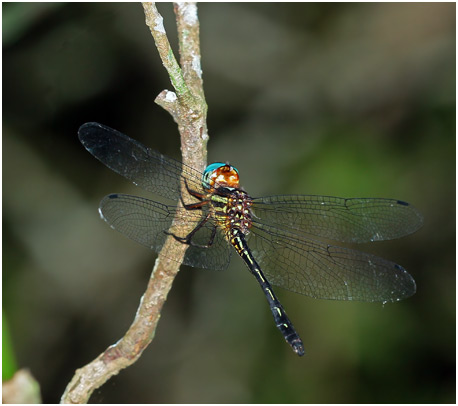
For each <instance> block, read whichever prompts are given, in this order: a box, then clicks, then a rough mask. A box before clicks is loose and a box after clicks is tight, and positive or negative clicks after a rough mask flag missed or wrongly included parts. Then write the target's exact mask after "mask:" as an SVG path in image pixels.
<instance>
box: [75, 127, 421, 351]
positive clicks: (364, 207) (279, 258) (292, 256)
mask: <svg viewBox="0 0 458 406" xmlns="http://www.w3.org/2000/svg"><path fill="white" fill-rule="evenodd" d="M78 134H79V139H80V141H81V142H82V144H83V145H84V147H85V148H86V149H87V150H88V151H89V152H90V153H91V154H92V155H93V156H94V157H96V158H97V159H98V160H99V161H101V162H102V163H103V164H105V165H106V166H108V168H110V169H112V170H113V171H115V172H117V173H118V174H120V175H122V176H124V177H126V178H127V179H129V180H130V181H132V182H133V183H134V184H135V185H137V186H140V187H141V188H143V189H145V190H147V191H149V192H152V193H154V194H157V195H160V196H162V197H164V198H166V199H168V200H171V201H173V202H174V203H175V204H176V203H177V202H178V201H181V203H182V205H181V206H176V205H166V204H162V203H159V202H155V201H152V200H148V199H145V198H143V197H137V196H130V195H125V194H110V195H108V196H106V197H105V198H104V199H103V200H102V201H101V203H100V208H99V211H100V214H101V216H102V217H103V219H104V220H105V221H106V222H107V223H108V224H110V226H111V227H113V228H114V229H115V230H118V231H119V232H121V233H122V234H124V235H126V236H127V237H129V238H131V239H133V240H135V241H137V242H139V243H141V244H143V245H145V246H147V247H148V248H150V249H152V250H154V251H156V252H158V253H159V252H160V250H161V247H162V246H163V244H164V242H165V240H166V238H167V237H168V236H169V235H171V236H173V237H174V238H175V239H176V240H177V241H179V242H180V243H182V244H186V245H188V249H187V251H186V255H185V257H184V261H183V263H184V264H185V265H189V266H193V267H198V268H212V269H217V270H223V269H226V268H227V267H228V265H229V261H230V257H231V254H232V252H233V248H234V249H235V252H237V254H238V255H239V256H240V257H241V258H242V259H243V261H244V262H245V264H246V265H247V267H248V269H249V270H250V272H251V273H252V274H253V276H254V277H255V278H256V280H257V281H258V283H259V284H260V286H261V289H262V291H263V292H264V294H265V296H266V298H267V301H268V302H269V306H270V309H271V311H272V315H273V318H274V321H275V325H276V326H277V328H278V329H279V330H280V331H281V333H282V334H283V337H284V338H285V340H286V341H287V343H288V344H289V345H290V346H291V347H292V349H293V350H294V352H295V353H296V354H298V355H300V356H301V355H304V345H303V343H302V340H301V338H300V337H299V335H298V333H297V332H296V330H295V328H294V326H293V324H292V323H291V321H290V320H289V318H288V316H287V315H286V312H285V310H284V309H283V306H282V305H281V304H280V302H279V300H278V299H277V297H276V296H275V294H274V292H273V290H272V287H271V283H272V285H276V286H279V287H281V288H284V289H288V290H290V291H293V292H296V293H300V294H303V295H307V296H311V297H314V298H320V299H337V300H357V301H365V302H395V301H399V300H401V299H405V298H407V297H409V296H411V295H413V294H414V293H415V291H416V286H415V281H414V280H413V278H412V277H411V276H410V275H409V274H408V273H407V271H406V270H405V269H404V268H403V267H402V266H400V265H397V264H395V263H394V262H391V261H387V260H385V259H382V258H379V257H377V256H374V255H371V254H366V253H362V252H359V251H356V250H352V249H348V248H342V247H337V246H333V245H329V244H327V243H324V242H320V241H318V240H317V239H316V237H318V238H324V239H327V240H328V239H329V240H334V241H341V242H349V243H364V242H369V241H382V240H391V239H394V238H399V237H402V236H405V235H408V234H411V233H413V232H414V231H416V230H418V229H419V228H420V227H421V225H422V222H423V220H422V216H421V214H420V213H419V212H418V211H417V210H416V209H415V208H414V207H413V206H411V205H410V204H408V203H406V202H404V201H401V200H396V199H380V198H350V199H345V198H340V197H330V196H311V195H279V196H267V197H258V198H254V197H251V196H250V195H248V194H247V193H246V192H245V191H244V190H243V189H241V188H240V186H239V174H238V171H237V169H236V168H235V167H233V166H232V165H229V164H225V163H213V164H210V165H208V166H207V168H206V169H205V170H204V171H203V173H202V172H201V171H198V170H196V169H193V168H191V167H189V166H187V165H185V164H183V163H181V162H179V161H176V160H174V159H172V158H168V157H166V156H164V155H161V154H160V153H159V152H156V151H153V150H152V149H150V148H147V147H145V146H143V145H142V144H140V143H139V142H137V141H135V140H133V139H132V138H130V137H128V136H126V135H124V134H121V133H120V132H118V131H116V130H113V129H111V128H109V127H106V126H104V125H101V124H98V123H86V124H84V125H82V126H81V127H80V129H79V132H78ZM174 219H179V220H180V221H179V223H180V224H181V225H183V224H184V225H186V224H188V225H191V224H193V228H192V231H191V232H189V233H188V234H186V235H183V232H182V231H181V230H180V229H179V228H178V227H177V226H175V225H173V226H172V222H173V220H174ZM174 224H175V223H174ZM161 255H165V256H167V255H168V254H167V253H161ZM172 259H173V258H172Z"/></svg>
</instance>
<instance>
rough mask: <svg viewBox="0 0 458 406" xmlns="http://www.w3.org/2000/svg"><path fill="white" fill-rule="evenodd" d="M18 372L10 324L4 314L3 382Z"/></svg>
mask: <svg viewBox="0 0 458 406" xmlns="http://www.w3.org/2000/svg"><path fill="white" fill-rule="evenodd" d="M16 370H17V366H16V360H15V356H14V350H13V345H12V343H11V334H10V329H9V325H8V322H7V320H6V317H5V314H4V312H2V380H7V379H10V378H11V377H12V376H13V375H14V373H15V372H16Z"/></svg>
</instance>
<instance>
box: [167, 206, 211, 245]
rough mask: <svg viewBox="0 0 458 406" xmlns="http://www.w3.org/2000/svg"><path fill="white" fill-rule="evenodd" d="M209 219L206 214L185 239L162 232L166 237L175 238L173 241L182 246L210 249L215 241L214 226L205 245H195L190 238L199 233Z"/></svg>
mask: <svg viewBox="0 0 458 406" xmlns="http://www.w3.org/2000/svg"><path fill="white" fill-rule="evenodd" d="M209 218H210V215H209V214H208V215H207V216H206V217H205V218H204V219H203V220H202V221H201V222H200V223H199V224H198V225H197V226H196V227H195V228H194V230H192V231H191V232H190V233H189V234H188V235H187V236H186V237H179V236H177V235H176V234H173V233H170V232H168V231H164V233H165V234H167V235H171V236H172V237H173V238H175V240H177V241H179V242H181V243H183V244H187V245H191V246H193V247H198V248H210V247H211V246H212V245H213V242H214V240H215V236H216V226H215V227H213V230H212V233H211V235H210V239H209V240H208V242H207V244H205V245H201V244H196V243H194V242H193V241H192V237H193V236H194V235H195V234H196V232H197V231H199V230H200V229H201V228H202V226H203V225H204V224H205V223H206V222H207V221H208V219H209Z"/></svg>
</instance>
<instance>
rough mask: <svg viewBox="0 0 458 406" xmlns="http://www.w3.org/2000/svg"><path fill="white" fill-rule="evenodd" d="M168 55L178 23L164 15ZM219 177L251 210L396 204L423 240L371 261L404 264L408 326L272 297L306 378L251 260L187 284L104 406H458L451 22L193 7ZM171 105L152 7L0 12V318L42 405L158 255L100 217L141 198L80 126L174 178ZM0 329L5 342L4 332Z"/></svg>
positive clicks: (391, 10)
mask: <svg viewBox="0 0 458 406" xmlns="http://www.w3.org/2000/svg"><path fill="white" fill-rule="evenodd" d="M158 7H159V9H160V11H161V12H162V13H163V15H164V18H165V26H166V29H167V31H168V33H169V37H170V39H171V41H172V42H173V46H174V48H175V49H176V48H177V47H176V46H175V45H176V41H175V40H176V34H175V31H176V29H175V25H174V15H173V12H172V6H171V4H159V6H158ZM199 17H200V23H201V45H202V69H203V78H204V85H205V92H206V96H207V102H208V105H209V116H208V125H209V131H210V141H209V144H208V151H209V162H212V161H216V160H218V161H230V162H231V163H233V164H234V165H236V166H237V168H238V169H239V171H240V173H241V177H242V184H243V186H244V187H245V189H246V190H247V191H248V192H249V193H250V194H251V195H254V196H259V195H270V194H288V193H293V194H324V195H336V196H343V197H351V196H353V197H392V198H397V199H401V200H405V201H408V202H411V203H413V204H414V205H415V206H416V207H417V208H418V209H419V210H420V211H421V212H422V213H423V215H424V217H425V224H424V227H423V228H422V229H421V230H420V231H419V232H417V233H416V234H414V235H412V236H409V237H406V238H403V239H400V240H396V241H391V242H382V243H374V244H367V245H363V246H361V247H360V248H361V249H362V250H364V251H367V252H372V253H375V254H377V255H379V256H382V257H385V258H387V259H391V260H393V261H395V262H397V263H399V264H402V265H403V266H404V267H405V268H406V269H407V270H408V271H409V272H410V273H411V274H412V275H413V276H414V278H415V280H416V282H417V294H416V295H415V296H413V297H412V298H410V299H408V300H405V301H403V302H400V303H396V304H387V305H385V306H383V305H382V304H368V303H345V302H333V301H323V300H313V299H310V298H307V297H302V296H300V295H297V294H293V293H290V292H287V291H282V290H281V289H277V290H276V291H277V295H278V296H279V298H280V300H281V301H282V303H283V305H284V307H285V309H286V311H287V312H288V314H289V316H290V318H291V319H292V321H293V323H294V324H295V326H296V328H297V330H298V332H299V333H300V334H301V336H302V339H303V341H304V344H305V346H306V351H307V354H306V356H305V357H303V358H299V357H297V356H296V355H295V354H293V352H292V351H291V349H290V348H289V346H288V345H287V344H286V343H285V342H284V340H283V338H282V337H281V335H280V334H279V332H278V331H277V329H276V328H275V326H274V324H273V322H272V320H271V314H270V311H269V308H268V306H267V303H266V301H265V298H264V297H263V294H262V293H261V290H260V289H259V287H258V286H257V284H256V282H255V281H254V279H253V278H252V276H251V275H249V273H248V272H247V271H246V269H245V268H244V265H243V264H242V263H241V262H240V261H239V260H234V261H233V263H232V265H231V267H230V268H229V270H227V271H226V272H222V273H221V272H213V271H208V270H199V269H191V268H186V267H182V270H181V272H180V273H179V275H178V277H177V278H176V280H175V282H174V286H173V289H172V291H171V292H170V295H169V298H168V301H167V303H166V305H165V308H164V310H163V314H162V318H161V321H160V323H159V326H158V329H157V333H156V337H155V339H154V341H153V343H152V344H151V346H150V347H149V348H148V349H147V350H146V351H145V353H144V354H143V356H142V358H141V359H140V360H139V361H138V362H137V363H136V364H135V365H133V366H132V367H130V368H128V369H127V370H125V371H122V372H121V373H120V374H119V375H118V376H117V377H115V378H113V379H111V380H110V381H109V382H108V383H107V384H106V385H104V386H103V387H102V388H101V389H99V390H98V391H97V392H96V393H95V394H94V395H93V396H92V398H91V401H92V402H95V403H108V402H115V403H122V402H126V403H127V402H129V403H141V402H146V403H158V402H161V403H166V402H186V403H193V402H199V403H206V402H208V403H223V402H224V403H239V402H244V403H252V402H263V403H274V402H280V403H290V402H291V403H293V402H295V403H296V402H297V403H308V402H312V403H323V402H324V403H358V402H364V403H366V402H368V403H392V402H394V403H404V402H409V403H429V402H433V403H442V402H447V403H454V402H455V4H454V3H446V4H426V3H422V4H414V3H405V4H393V3H379V4H365V3H356V4H342V3H340V4H329V3H327V4H324V3H323V4H313V3H307V4H298V3H294V4H274V3H270V4H259V3H258V4H249V3H245V4H240V3H239V4H224V3H219V4H212V3H205V4H201V5H199ZM164 88H168V89H171V85H170V83H169V80H168V76H167V74H166V72H165V70H164V68H163V67H162V64H161V62H160V59H159V56H158V54H157V51H156V49H155V47H154V42H153V39H152V37H151V35H150V33H149V30H148V28H147V27H146V25H145V24H144V14H143V9H142V7H141V5H140V4H120V3H118V4H109V3H101V4H90V3H88V4H82V3H80V4H58V3H42V4H40V3H28V4H21V3H15V4H5V3H4V4H3V154H2V158H3V166H2V169H3V310H4V315H5V316H6V321H7V322H8V325H9V328H10V334H11V337H12V343H13V348H14V351H15V356H16V359H17V363H18V365H19V366H20V367H27V368H30V369H31V371H32V373H33V374H34V376H35V377H36V378H37V380H38V381H39V383H40V385H41V390H42V395H43V399H44V401H45V402H57V401H58V400H59V398H60V396H61V394H62V392H63V391H64V389H65V386H66V384H67V383H68V382H69V380H70V379H71V377H72V374H73V372H74V370H75V369H76V368H79V367H81V366H82V365H84V364H86V363H87V362H89V361H91V360H92V359H93V358H95V357H96V356H97V355H98V354H99V353H100V352H102V351H103V350H104V349H105V348H106V347H107V346H109V345H111V344H113V343H114V342H116V341H117V340H118V339H119V338H120V337H121V336H122V335H123V334H124V332H125V331H126V329H127V328H128V327H129V325H130V323H131V321H132V320H133V317H134V315H135V311H136V308H137V306H138V303H139V300H140V297H141V295H142V293H143V291H144V289H145V287H146V284H147V280H148V277H149V275H150V272H151V269H152V267H153V265H154V260H155V254H154V253H153V252H150V251H148V250H147V249H145V248H143V247H142V246H139V245H137V244H136V243H134V242H132V241H130V240H128V239H127V238H125V237H123V236H122V235H120V234H118V233H116V232H114V231H113V230H111V229H110V228H109V227H108V226H107V225H106V224H105V223H104V222H103V221H102V220H101V219H100V218H99V215H98V213H97V207H98V202H99V201H100V199H101V198H102V197H103V196H104V195H106V194H108V193H110V192H124V193H133V194H143V195H145V193H143V192H142V191H141V190H138V189H136V188H135V186H133V185H132V184H130V183H129V182H128V181H126V180H125V179H123V178H122V177H120V176H118V175H116V174H115V173H113V172H111V171H110V170H109V169H107V168H106V167H105V166H103V165H102V164H100V163H99V162H98V161H97V160H95V159H94V158H93V157H92V156H91V155H90V154H89V153H87V151H86V150H85V149H84V148H83V147H82V145H81V144H80V143H79V141H78V139H77V130H78V127H79V126H80V125H81V124H83V123H85V122H87V121H98V122H100V123H103V124H106V125H109V126H111V127H113V128H116V129H118V130H120V131H122V132H124V133H126V134H128V135H130V136H131V137H133V138H135V139H137V140H140V141H141V142H143V143H145V144H146V145H148V146H150V147H152V148H155V149H157V150H160V151H161V152H162V153H164V154H167V155H170V156H173V157H176V158H178V159H179V152H180V151H179V136H178V131H177V128H176V125H175V123H174V122H173V120H172V118H171V117H170V116H169V115H168V114H167V113H166V112H165V111H164V110H162V109H161V108H160V107H159V106H157V105H155V104H154V102H153V101H154V98H155V97H156V95H157V94H158V93H159V92H160V91H161V90H163V89H164ZM5 326H6V325H5V324H4V328H5Z"/></svg>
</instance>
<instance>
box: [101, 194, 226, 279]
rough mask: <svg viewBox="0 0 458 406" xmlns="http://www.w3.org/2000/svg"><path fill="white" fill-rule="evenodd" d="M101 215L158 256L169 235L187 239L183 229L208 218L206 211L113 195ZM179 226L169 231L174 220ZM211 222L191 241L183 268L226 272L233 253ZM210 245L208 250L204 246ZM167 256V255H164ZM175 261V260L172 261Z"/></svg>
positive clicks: (103, 206)
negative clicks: (168, 233)
mask: <svg viewBox="0 0 458 406" xmlns="http://www.w3.org/2000/svg"><path fill="white" fill-rule="evenodd" d="M99 211H100V214H101V215H102V217H103V219H104V220H105V221H106V222H107V223H108V224H110V226H111V227H112V228H114V229H115V230H117V231H119V232H120V233H122V234H124V235H125V236H127V237H129V238H131V239H132V240H134V241H136V242H138V243H140V244H143V245H144V246H146V247H148V248H150V249H152V250H153V251H155V252H157V253H159V251H160V250H161V248H162V246H163V245H164V243H165V240H166V238H167V237H168V235H167V234H166V233H165V232H166V231H168V232H171V233H173V234H174V235H176V236H178V237H186V236H185V235H182V234H183V231H182V229H181V228H180V227H186V226H187V228H190V226H191V229H192V228H194V226H195V225H196V223H198V222H199V221H201V220H202V219H203V218H204V216H205V214H206V213H205V211H200V210H185V209H180V208H177V207H176V206H168V205H164V204H161V203H158V202H154V201H152V200H149V199H145V198H143V197H137V196H130V195H124V194H111V195H108V196H106V197H105V198H104V199H103V200H102V201H101V202H100V208H99ZM175 217H176V218H177V220H178V222H179V223H180V224H179V225H177V226H174V227H172V228H170V226H171V225H172V221H173V219H174V218H175ZM215 227H216V226H215V224H214V223H213V222H212V221H208V222H206V223H205V224H203V225H202V226H201V227H200V228H199V229H198V231H197V232H196V233H195V234H194V235H193V237H192V243H193V244H195V245H198V246H195V245H190V246H189V247H188V250H187V251H186V255H185V258H184V261H183V264H185V265H189V266H194V267H198V268H209V269H216V270H224V269H226V268H227V266H228V265H229V262H230V256H231V253H232V249H231V247H230V246H229V245H228V243H227V241H226V239H225V237H224V235H223V233H222V232H221V230H219V229H218V228H216V229H215ZM205 245H209V246H208V248H203V247H202V246H205ZM162 255H165V256H167V253H165V254H164V253H162ZM170 258H171V259H174V258H173V257H170Z"/></svg>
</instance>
